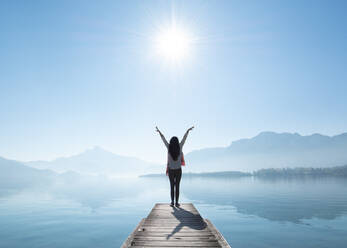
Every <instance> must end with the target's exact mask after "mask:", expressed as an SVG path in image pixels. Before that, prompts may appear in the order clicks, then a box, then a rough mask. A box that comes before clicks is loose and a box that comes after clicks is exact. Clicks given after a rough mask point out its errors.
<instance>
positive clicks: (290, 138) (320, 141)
mask: <svg viewBox="0 0 347 248" xmlns="http://www.w3.org/2000/svg"><path fill="white" fill-rule="evenodd" d="M185 160H186V164H187V166H186V168H185V170H186V172H194V173H197V172H221V171H240V172H252V171H256V170H260V169H266V168H295V167H301V168H325V167H335V166H342V165H346V164H347V133H343V134H340V135H336V136H332V137H329V136H324V135H321V134H313V135H309V136H301V135H299V134H297V133H274V132H262V133H260V134H259V135H257V136H255V137H253V138H250V139H241V140H237V141H234V142H232V143H231V145H230V146H227V147H215V148H206V149H201V150H196V151H192V152H190V153H187V154H185ZM164 163H165V161H163V164H164ZM163 164H161V165H158V164H152V163H149V162H146V161H143V160H141V159H137V158H134V157H127V156H120V155H117V154H114V153H112V152H109V151H106V150H104V149H102V148H100V147H94V148H92V149H88V150H86V151H84V152H82V153H80V154H78V155H74V156H70V157H63V158H58V159H55V160H53V161H32V162H18V161H14V160H6V159H4V158H0V170H1V173H0V179H1V180H5V179H6V178H19V177H21V175H26V176H29V177H32V178H33V177H35V178H38V177H40V176H41V175H45V176H46V178H47V177H51V176H53V175H54V174H56V173H64V172H65V173H70V174H71V173H73V172H74V173H78V174H87V175H107V176H124V175H131V176H134V175H135V176H136V175H144V174H151V173H164V171H165V168H164V165H163ZM30 167H31V168H30ZM38 169H39V170H38ZM5 172H6V173H5ZM65 176H67V174H66V175H65ZM70 176H71V175H70Z"/></svg>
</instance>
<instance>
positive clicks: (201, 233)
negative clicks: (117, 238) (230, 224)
mask: <svg viewBox="0 0 347 248" xmlns="http://www.w3.org/2000/svg"><path fill="white" fill-rule="evenodd" d="M126 247H132V248H136V247H230V245H229V244H228V242H227V241H226V240H225V239H224V237H223V236H222V235H221V234H220V233H219V231H218V230H217V229H216V228H215V227H214V226H213V224H212V223H211V222H210V221H209V220H207V219H203V218H202V217H201V215H200V214H199V212H198V211H197V209H196V208H195V207H194V205H193V204H192V203H185V204H181V206H180V207H179V208H176V207H170V205H169V204H166V203H157V204H155V206H154V207H153V209H152V211H151V212H150V213H149V215H148V216H147V218H145V219H142V220H141V221H140V223H139V224H138V225H137V227H136V228H135V230H134V231H133V232H132V233H131V234H130V235H129V237H128V238H127V239H126V240H125V241H124V243H123V245H122V248H126Z"/></svg>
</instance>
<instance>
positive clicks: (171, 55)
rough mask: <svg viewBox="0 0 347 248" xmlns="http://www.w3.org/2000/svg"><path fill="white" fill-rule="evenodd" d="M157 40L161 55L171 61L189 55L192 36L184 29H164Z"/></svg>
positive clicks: (158, 51)
mask: <svg viewBox="0 0 347 248" xmlns="http://www.w3.org/2000/svg"><path fill="white" fill-rule="evenodd" d="M155 42H156V50H157V53H158V54H159V55H161V56H163V57H165V58H166V59H169V60H171V61H178V60H181V59H183V58H184V57H186V56H187V54H188V52H189V46H190V44H191V38H190V37H189V35H188V34H187V33H186V32H184V31H183V30H180V29H177V28H171V29H168V30H165V31H162V32H161V33H160V34H159V35H158V36H157V37H156V41H155Z"/></svg>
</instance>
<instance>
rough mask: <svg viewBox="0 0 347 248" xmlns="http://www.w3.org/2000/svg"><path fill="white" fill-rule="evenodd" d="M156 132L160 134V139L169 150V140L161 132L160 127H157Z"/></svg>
mask: <svg viewBox="0 0 347 248" xmlns="http://www.w3.org/2000/svg"><path fill="white" fill-rule="evenodd" d="M155 129H156V131H157V132H158V133H159V134H160V138H161V139H162V140H163V142H164V144H165V146H166V148H167V149H169V143H167V140H166V139H165V137H164V135H163V134H162V133H161V132H160V130H159V129H158V127H155Z"/></svg>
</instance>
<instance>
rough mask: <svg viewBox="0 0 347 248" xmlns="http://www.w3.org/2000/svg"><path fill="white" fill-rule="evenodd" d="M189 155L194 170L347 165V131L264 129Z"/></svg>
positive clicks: (188, 159) (249, 169) (189, 164)
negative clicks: (305, 132)
mask: <svg viewBox="0 0 347 248" xmlns="http://www.w3.org/2000/svg"><path fill="white" fill-rule="evenodd" d="M185 157H186V161H187V164H188V166H189V167H190V171H192V172H212V171H225V170H238V171H244V172H247V171H254V170H259V169H262V168H286V167H314V168H317V167H333V166H341V165H345V164H347V133H343V134H340V135H336V136H332V137H330V136H325V135H321V134H313V135H308V136H302V135H300V134H298V133H275V132H262V133H260V134H259V135H257V136H255V137H253V138H251V139H241V140H237V141H234V142H232V143H231V145H230V146H228V147H217V148H206V149H201V150H196V151H192V152H190V153H188V154H186V156H185Z"/></svg>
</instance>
